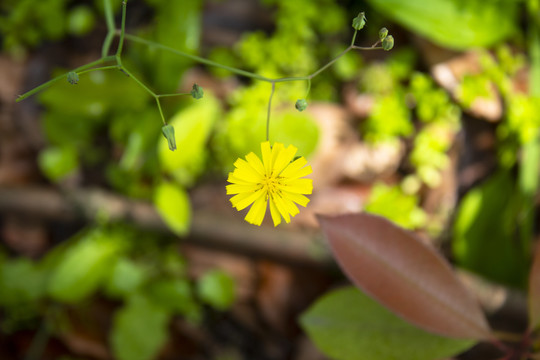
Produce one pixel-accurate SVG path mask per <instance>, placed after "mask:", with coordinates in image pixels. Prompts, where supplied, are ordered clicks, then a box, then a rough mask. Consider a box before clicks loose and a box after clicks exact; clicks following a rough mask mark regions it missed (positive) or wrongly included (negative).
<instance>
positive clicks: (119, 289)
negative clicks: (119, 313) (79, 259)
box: [105, 258, 149, 297]
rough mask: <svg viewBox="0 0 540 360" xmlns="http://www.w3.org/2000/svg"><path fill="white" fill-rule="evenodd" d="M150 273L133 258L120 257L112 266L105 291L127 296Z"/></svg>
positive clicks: (110, 294)
mask: <svg viewBox="0 0 540 360" xmlns="http://www.w3.org/2000/svg"><path fill="white" fill-rule="evenodd" d="M148 275H149V274H148V272H147V270H146V269H145V268H144V267H142V266H140V265H138V264H137V263H135V262H134V261H133V260H130V259H128V258H120V259H118V261H117V262H116V264H115V265H114V266H113V268H112V271H111V274H110V276H109V278H108V281H107V283H106V284H105V291H106V293H107V294H108V295H109V296H112V297H125V296H127V295H130V294H132V293H134V292H136V291H137V290H138V289H139V288H140V287H141V285H142V284H143V283H144V282H145V281H146V279H148Z"/></svg>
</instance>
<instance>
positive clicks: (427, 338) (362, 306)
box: [300, 287, 475, 360]
mask: <svg viewBox="0 0 540 360" xmlns="http://www.w3.org/2000/svg"><path fill="white" fill-rule="evenodd" d="M300 322H301V325H302V327H303V328H304V330H305V331H306V332H307V333H308V334H309V336H310V338H311V339H312V340H313V341H314V342H315V344H316V345H317V346H318V347H319V348H320V349H321V350H322V351H323V352H324V353H325V354H326V355H327V356H329V357H331V358H333V359H336V360H349V359H350V360H357V359H377V360H433V359H441V358H446V357H450V356H451V355H454V354H457V353H460V352H462V351H463V350H465V349H467V348H469V347H471V346H472V345H473V344H474V343H475V341H471V340H458V339H450V338H446V337H442V336H438V335H434V334H431V333H428V332H426V331H423V330H421V329H419V328H417V327H415V326H413V325H411V324H409V323H407V322H405V321H404V320H402V319H401V318H399V317H397V316H396V315H394V314H392V313H391V312H390V311H388V310H387V309H386V308H384V307H383V306H381V305H379V304H378V303H377V302H376V301H374V300H372V299H371V298H369V297H368V296H366V295H365V294H363V293H362V292H360V291H359V290H358V289H356V288H354V287H347V288H344V289H339V290H336V291H333V292H331V293H328V294H326V295H324V296H323V297H322V298H320V299H319V300H318V301H317V302H316V303H315V304H314V305H312V306H311V307H310V308H309V309H308V310H307V311H306V312H305V313H304V314H302V317H301V319H300Z"/></svg>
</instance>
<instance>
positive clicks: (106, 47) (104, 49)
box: [101, 0, 116, 57]
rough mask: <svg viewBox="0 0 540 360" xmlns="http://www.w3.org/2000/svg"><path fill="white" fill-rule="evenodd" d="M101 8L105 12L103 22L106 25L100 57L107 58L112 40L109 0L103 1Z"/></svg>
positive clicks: (111, 11) (112, 30)
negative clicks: (105, 34)
mask: <svg viewBox="0 0 540 360" xmlns="http://www.w3.org/2000/svg"><path fill="white" fill-rule="evenodd" d="M103 7H104V10H105V22H106V23H107V36H105V40H104V41H103V45H102V46H101V57H105V56H107V54H108V53H109V50H110V48H111V44H112V41H113V39H114V31H115V30H116V29H115V27H114V15H113V10H112V6H111V0H103Z"/></svg>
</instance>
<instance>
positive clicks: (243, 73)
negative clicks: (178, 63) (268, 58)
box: [125, 34, 274, 82]
mask: <svg viewBox="0 0 540 360" xmlns="http://www.w3.org/2000/svg"><path fill="white" fill-rule="evenodd" d="M125 38H126V39H128V40H130V41H133V42H136V43H139V44H145V45H147V46H150V47H154V48H157V49H162V50H165V51H169V52H171V53H173V54H176V55H180V56H183V57H186V58H188V59H191V60H194V61H197V62H199V63H201V64H205V65H208V66H214V67H217V68H220V69H224V70H227V71H230V72H232V73H234V74H238V75H241V76H245V77H248V78H251V79H256V80H261V81H266V82H272V81H274V80H273V79H270V78H267V77H265V76H261V75H259V74H255V73H252V72H249V71H245V70H241V69H237V68H233V67H230V66H227V65H222V64H219V63H217V62H215V61H212V60H208V59H205V58H203V57H200V56H197V55H192V54H188V53H186V52H183V51H180V50H176V49H173V48H171V47H168V46H165V45H162V44H158V43H155V42H153V41H150V40H146V39H143V38H140V37H138V36H135V35H131V34H125Z"/></svg>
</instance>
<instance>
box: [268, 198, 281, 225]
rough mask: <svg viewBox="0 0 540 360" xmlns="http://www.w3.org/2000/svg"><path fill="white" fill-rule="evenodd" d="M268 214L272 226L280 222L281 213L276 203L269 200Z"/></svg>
mask: <svg viewBox="0 0 540 360" xmlns="http://www.w3.org/2000/svg"><path fill="white" fill-rule="evenodd" d="M270 215H272V220H273V221H274V226H278V225H279V224H281V215H280V214H279V211H278V209H277V207H276V204H275V203H274V202H273V201H270Z"/></svg>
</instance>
